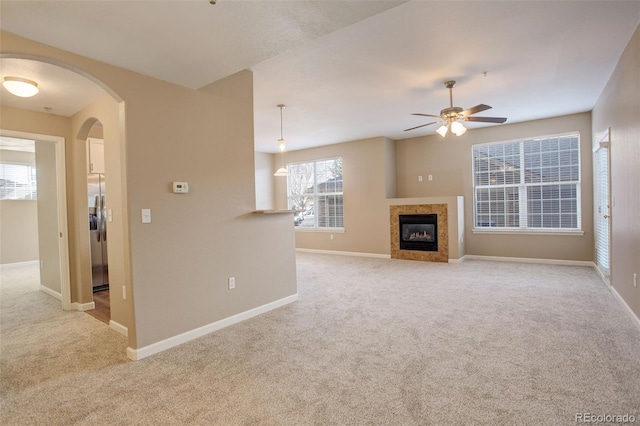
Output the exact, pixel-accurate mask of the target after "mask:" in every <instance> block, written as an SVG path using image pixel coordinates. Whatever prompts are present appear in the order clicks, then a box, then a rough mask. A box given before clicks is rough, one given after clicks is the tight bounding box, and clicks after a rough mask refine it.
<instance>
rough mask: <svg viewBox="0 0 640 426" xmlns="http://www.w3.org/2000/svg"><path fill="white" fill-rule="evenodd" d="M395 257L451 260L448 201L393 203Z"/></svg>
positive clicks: (391, 217)
mask: <svg viewBox="0 0 640 426" xmlns="http://www.w3.org/2000/svg"><path fill="white" fill-rule="evenodd" d="M389 210H390V224H391V258H393V259H406V260H424V261H431V262H448V261H449V233H448V221H449V219H448V214H447V204H415V205H392V206H390V207H389Z"/></svg>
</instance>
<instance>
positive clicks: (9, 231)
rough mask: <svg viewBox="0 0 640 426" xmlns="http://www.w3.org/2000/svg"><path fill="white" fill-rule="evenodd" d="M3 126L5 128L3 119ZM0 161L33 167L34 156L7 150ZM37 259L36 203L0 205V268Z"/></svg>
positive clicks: (12, 201) (12, 202) (7, 201)
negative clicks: (1, 265)
mask: <svg viewBox="0 0 640 426" xmlns="http://www.w3.org/2000/svg"><path fill="white" fill-rule="evenodd" d="M2 112H4V110H3V111H2ZM2 124H4V117H3V122H2ZM0 161H3V162H5V161H6V162H9V163H23V164H35V163H36V159H35V154H34V153H32V152H22V151H10V150H0ZM38 183H40V181H38ZM38 259H39V252H38V202H37V201H36V200H3V201H0V264H8V263H18V262H29V261H34V260H38Z"/></svg>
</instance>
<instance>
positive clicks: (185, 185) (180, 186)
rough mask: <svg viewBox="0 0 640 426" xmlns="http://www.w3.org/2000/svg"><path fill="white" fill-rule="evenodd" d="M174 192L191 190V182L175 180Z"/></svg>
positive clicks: (181, 192)
mask: <svg viewBox="0 0 640 426" xmlns="http://www.w3.org/2000/svg"><path fill="white" fill-rule="evenodd" d="M173 192H174V194H186V193H187V192H189V182H173Z"/></svg>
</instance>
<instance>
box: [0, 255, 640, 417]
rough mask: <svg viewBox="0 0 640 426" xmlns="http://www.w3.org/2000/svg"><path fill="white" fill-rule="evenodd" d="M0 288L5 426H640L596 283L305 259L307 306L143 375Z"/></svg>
mask: <svg viewBox="0 0 640 426" xmlns="http://www.w3.org/2000/svg"><path fill="white" fill-rule="evenodd" d="M0 273H1V274H2V275H1V277H2V294H1V295H2V300H1V303H2V304H1V309H2V311H1V320H2V321H1V326H2V329H1V365H0V367H1V370H0V379H1V394H0V395H1V397H2V407H1V418H0V420H1V423H2V424H7V425H14V424H43V425H44V424H47V425H70V424H83V425H95V424H99V425H102V424H104V425H107V424H109V425H117V424H127V425H129V424H131V425H147V424H171V425H173V424H208V425H305V424H318V425H324V424H335V425H344V424H375V425H430V424H433V425H441V424H443V425H447V424H455V425H459V424H478V425H480V424H486V425H500V424H575V414H576V413H585V412H586V413H594V414H620V415H622V414H625V413H631V414H633V415H635V417H636V419H637V420H636V421H637V422H638V421H640V419H639V418H640V412H638V411H639V407H640V331H639V330H638V328H637V327H636V325H635V324H634V323H633V322H632V320H631V319H630V317H629V315H628V313H626V312H625V311H624V310H623V309H622V307H621V306H620V305H619V303H618V302H617V301H616V300H615V299H614V298H613V296H612V295H611V294H610V292H609V290H608V289H607V288H606V286H605V285H604V284H603V283H602V281H601V280H600V279H599V277H598V276H597V274H596V273H595V272H594V271H593V270H592V269H590V268H583V267H567V266H542V265H531V264H517V263H497V262H496V263H494V262H485V261H467V262H464V263H462V264H459V265H448V264H438V263H427V262H412V261H401V260H389V259H371V258H356V257H343V256H332V255H316V254H299V255H298V283H299V295H300V300H299V301H298V302H296V303H293V304H291V305H288V306H286V307H284V308H281V309H278V310H276V311H272V312H270V313H267V314H265V315H262V316H260V317H258V318H254V319H252V320H248V321H245V322H243V323H241V324H238V325H235V326H233V327H229V328H227V329H224V330H221V331H219V332H216V333H213V334H210V335H208V336H205V337H203V338H200V339H198V340H196V341H193V342H190V343H187V344H185V345H182V346H180V347H177V348H174V349H172V350H169V351H166V352H163V353H161V354H158V355H155V356H152V357H150V358H147V359H144V360H142V361H138V362H132V361H127V359H126V358H125V347H126V339H124V338H123V337H122V336H120V335H118V334H117V333H116V332H114V331H112V330H109V329H108V328H107V326H106V325H105V324H103V323H101V322H100V321H98V320H96V319H94V318H92V317H90V316H89V315H87V314H84V313H78V312H62V311H60V303H59V302H58V301H57V300H55V299H53V298H51V297H50V296H47V295H45V294H43V293H40V292H38V291H37V270H36V271H35V274H34V273H33V271H31V272H30V271H18V270H15V268H14V269H4V270H1V271H0ZM265 285H269V283H265Z"/></svg>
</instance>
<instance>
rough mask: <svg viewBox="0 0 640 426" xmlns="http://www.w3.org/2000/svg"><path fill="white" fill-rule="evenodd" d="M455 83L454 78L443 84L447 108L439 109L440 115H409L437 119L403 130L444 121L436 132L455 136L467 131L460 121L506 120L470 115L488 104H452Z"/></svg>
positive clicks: (503, 119)
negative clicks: (468, 105)
mask: <svg viewBox="0 0 640 426" xmlns="http://www.w3.org/2000/svg"><path fill="white" fill-rule="evenodd" d="M455 84H456V82H455V81H454V80H449V81H445V82H444V86H445V87H446V88H447V89H449V104H450V106H449V108H445V109H443V110H442V111H440V115H434V114H422V113H414V114H411V115H419V116H421V117H435V118H438V119H439V120H436V121H433V122H431V123H427V124H422V125H420V126H416V127H411V128H410V129H405V130H404V131H405V132H408V131H409V130H414V129H419V128H420V127H425V126H430V125H432V124H436V123H444V124H443V125H442V126H440V127H439V128H438V130H436V132H438V134H439V135H440V136H442V137H444V136H445V135H446V134H447V132H448V131H449V130H451V132H452V133H455V135H456V136H462V135H463V134H464V132H466V131H467V128H466V127H464V125H463V124H462V123H461V121H476V122H482V123H504V122H505V121H507V119H506V118H505V117H471V115H473V114H476V113H478V112H482V111H486V110H488V109H491V107H490V106H489V105H485V104H480V105H476V106H474V107H471V108H469V109H465V110H463V109H462V108H460V107H454V106H453V86H454V85H455Z"/></svg>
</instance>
